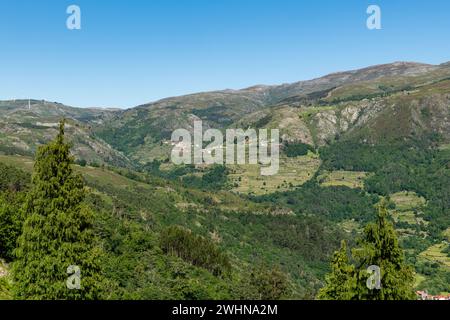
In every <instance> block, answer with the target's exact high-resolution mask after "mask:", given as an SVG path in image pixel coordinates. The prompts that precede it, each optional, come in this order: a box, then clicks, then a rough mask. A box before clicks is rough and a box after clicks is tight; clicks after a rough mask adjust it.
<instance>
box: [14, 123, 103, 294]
mask: <svg viewBox="0 0 450 320" xmlns="http://www.w3.org/2000/svg"><path fill="white" fill-rule="evenodd" d="M72 164H73V158H72V156H71V155H70V146H69V144H67V143H66V142H65V141H64V120H63V121H61V123H60V126H59V133H58V136H57V137H56V139H55V140H54V141H52V142H50V143H48V144H47V145H44V146H42V147H40V148H39V150H38V152H37V156H36V162H35V165H34V175H33V179H32V189H31V191H30V192H29V193H28V195H27V198H26V201H25V204H24V208H23V210H24V216H25V222H24V226H23V230H22V235H21V236H20V237H19V240H18V247H17V249H16V251H15V254H16V261H15V262H14V264H13V270H12V271H13V277H14V294H15V296H16V298H18V299H46V300H47V299H97V298H100V292H101V287H102V283H103V281H102V276H101V270H100V256H101V250H100V249H99V248H98V247H96V245H95V236H94V233H93V229H92V224H93V212H92V211H91V210H90V209H89V208H87V207H86V206H85V205H84V204H83V199H84V196H85V188H84V183H83V180H82V178H81V176H80V175H78V174H75V173H74V172H73V169H72ZM71 266H72V267H71ZM74 266H76V267H74ZM78 268H79V269H78ZM68 269H69V271H70V272H71V273H72V272H75V271H77V270H79V272H80V277H79V279H80V280H81V281H80V282H79V283H77V281H76V279H74V280H72V282H71V280H70V279H71V278H70V277H71V276H75V277H76V276H77V275H76V274H71V273H68ZM72 279H73V278H72ZM68 280H69V282H71V284H69V286H68V284H67V282H68ZM78 284H79V285H78Z"/></svg>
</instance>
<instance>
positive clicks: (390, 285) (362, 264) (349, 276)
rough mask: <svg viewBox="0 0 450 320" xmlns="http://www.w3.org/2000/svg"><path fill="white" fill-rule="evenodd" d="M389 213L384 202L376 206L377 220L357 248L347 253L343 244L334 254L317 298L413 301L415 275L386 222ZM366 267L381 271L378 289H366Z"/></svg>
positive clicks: (368, 276)
mask: <svg viewBox="0 0 450 320" xmlns="http://www.w3.org/2000/svg"><path fill="white" fill-rule="evenodd" d="M387 216H388V211H387V209H386V204H385V203H384V202H383V203H382V204H381V205H379V208H378V215H377V219H376V221H375V222H374V223H369V224H368V225H367V226H366V227H365V229H364V232H363V236H362V238H361V239H360V240H359V242H358V246H357V247H356V248H354V249H353V250H352V251H351V255H350V258H351V259H349V253H348V252H347V247H346V244H345V242H343V244H342V246H341V249H340V250H339V251H337V252H336V253H335V254H334V258H333V261H332V271H331V273H330V274H329V275H328V276H327V277H326V283H325V286H324V287H323V288H322V289H321V290H320V292H319V295H318V299H325V300H410V299H414V298H415V293H414V290H413V286H414V272H413V269H412V268H411V267H410V266H408V265H407V264H406V263H405V260H404V254H403V250H402V249H401V247H400V246H399V243H398V239H397V235H396V233H395V229H394V226H393V224H392V223H391V222H390V221H389V220H388V218H387ZM369 266H377V267H379V270H380V280H381V281H380V287H379V288H375V287H372V286H368V284H367V282H368V280H369V281H370V280H371V279H369V278H370V277H374V274H373V273H369V272H368V271H367V268H368V267H369Z"/></svg>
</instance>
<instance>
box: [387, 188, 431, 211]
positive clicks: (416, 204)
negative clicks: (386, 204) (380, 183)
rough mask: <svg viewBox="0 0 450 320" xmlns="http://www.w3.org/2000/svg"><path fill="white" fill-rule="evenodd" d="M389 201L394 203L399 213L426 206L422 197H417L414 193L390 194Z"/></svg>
mask: <svg viewBox="0 0 450 320" xmlns="http://www.w3.org/2000/svg"><path fill="white" fill-rule="evenodd" d="M390 198H391V200H392V201H393V202H394V203H395V207H396V209H397V210H399V211H409V210H412V209H416V208H420V207H422V206H423V205H425V204H426V201H425V199H424V198H423V197H419V196H418V195H417V194H416V193H415V192H411V191H402V192H397V193H394V194H391V196H390Z"/></svg>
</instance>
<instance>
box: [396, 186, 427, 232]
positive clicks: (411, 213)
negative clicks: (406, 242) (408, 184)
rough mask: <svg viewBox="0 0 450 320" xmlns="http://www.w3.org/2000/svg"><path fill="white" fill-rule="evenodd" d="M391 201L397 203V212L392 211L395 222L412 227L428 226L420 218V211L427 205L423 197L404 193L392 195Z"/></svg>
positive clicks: (407, 192) (412, 193)
mask: <svg viewBox="0 0 450 320" xmlns="http://www.w3.org/2000/svg"><path fill="white" fill-rule="evenodd" d="M390 199H391V201H392V202H394V203H395V210H391V211H390V212H391V214H392V217H393V218H394V221H395V222H405V223H408V224H411V225H415V224H425V225H426V224H428V221H425V220H424V219H423V218H422V217H421V216H420V209H421V208H422V207H423V206H424V205H425V204H426V200H425V199H424V198H423V197H420V196H418V195H417V194H416V193H415V192H411V191H402V192H397V193H394V194H391V195H390ZM407 233H408V232H407Z"/></svg>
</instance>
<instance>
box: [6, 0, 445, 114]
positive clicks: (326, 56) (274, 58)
mask: <svg viewBox="0 0 450 320" xmlns="http://www.w3.org/2000/svg"><path fill="white" fill-rule="evenodd" d="M71 4H76V5H78V6H79V7H80V8H81V14H82V17H81V27H82V29H81V30H68V29H67V28H66V19H67V17H68V14H67V13H66V8H67V7H68V6H69V5H71ZM370 4H377V5H379V6H380V7H381V10H382V30H368V29H367V28H366V19H367V17H368V15H367V14H366V9H367V7H368V6H369V5H370ZM449 14H450V1H447V0H430V1H414V0H409V1H406V0H386V1H381V0H373V1H365V0H345V1H337V0H328V1H326V0H315V1H313V0H311V1H301V0H295V1H294V0H292V1H287V0H270V1H269V0H267V1H264V0H259V1H255V0H164V1H163V0H151V1H144V0H127V1H125V0H123V1H122V0H110V1H108V0H71V1H65V0H0V43H1V47H0V61H1V62H0V99H2V100H3V99H11V98H29V97H31V98H36V99H46V100H50V101H58V102H62V103H65V104H69V105H73V106H79V107H123V108H124V107H133V106H136V105H139V104H142V103H146V102H150V101H153V100H157V99H160V98H164V97H168V96H175V95H182V94H187V93H193V92H199V91H209V90H216V89H226V88H232V89H239V88H244V87H248V86H252V85H255V84H281V83H287V82H295V81H299V80H306V79H311V78H314V77H318V76H322V75H325V74H328V73H330V72H335V71H343V70H348V69H355V68H359V67H365V66H368V65H373V64H380V63H386V62H393V61H418V62H426V63H432V64H438V63H442V62H445V61H448V60H450V41H449V40H450V39H449V35H450V19H448V16H449Z"/></svg>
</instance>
